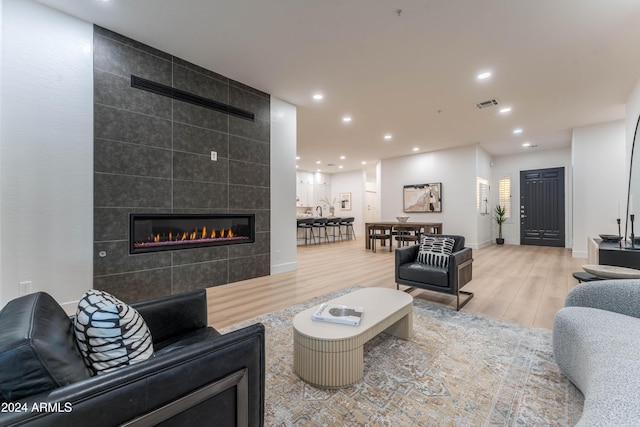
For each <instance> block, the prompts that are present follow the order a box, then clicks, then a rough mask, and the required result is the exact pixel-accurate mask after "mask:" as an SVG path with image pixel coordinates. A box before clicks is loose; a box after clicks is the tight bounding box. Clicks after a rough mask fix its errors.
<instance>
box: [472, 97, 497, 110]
mask: <svg viewBox="0 0 640 427" xmlns="http://www.w3.org/2000/svg"><path fill="white" fill-rule="evenodd" d="M496 105H498V100H497V99H490V100H488V101H482V102H478V103H476V108H477V109H478V110H482V109H483V108H489V107H494V106H496Z"/></svg>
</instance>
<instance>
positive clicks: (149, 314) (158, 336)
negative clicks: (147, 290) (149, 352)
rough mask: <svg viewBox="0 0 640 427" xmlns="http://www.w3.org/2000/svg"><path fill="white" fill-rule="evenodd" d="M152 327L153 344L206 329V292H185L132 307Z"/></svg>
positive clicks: (150, 329)
mask: <svg viewBox="0 0 640 427" xmlns="http://www.w3.org/2000/svg"><path fill="white" fill-rule="evenodd" d="M131 306H132V307H133V308H135V309H136V310H138V312H139V313H140V315H141V316H142V317H143V318H144V321H145V322H146V323H147V326H148V327H149V331H150V332H151V337H152V338H153V342H154V343H158V342H161V341H165V340H168V339H170V338H173V337H176V336H180V335H184V334H186V333H188V332H192V331H195V330H196V329H200V328H205V327H207V291H206V289H198V290H197V291H192V292H185V293H182V294H177V295H170V296H166V297H160V298H155V299H151V300H148V301H143V302H139V303H136V304H132V305H131Z"/></svg>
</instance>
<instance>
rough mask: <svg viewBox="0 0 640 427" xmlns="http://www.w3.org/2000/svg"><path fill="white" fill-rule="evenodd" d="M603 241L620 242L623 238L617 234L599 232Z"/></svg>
mask: <svg viewBox="0 0 640 427" xmlns="http://www.w3.org/2000/svg"><path fill="white" fill-rule="evenodd" d="M599 236H600V238H601V239H602V241H603V242H619V241H620V240H622V236H618V235H616V234H599Z"/></svg>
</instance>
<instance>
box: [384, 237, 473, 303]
mask: <svg viewBox="0 0 640 427" xmlns="http://www.w3.org/2000/svg"><path fill="white" fill-rule="evenodd" d="M426 236H431V237H450V238H452V239H454V241H455V243H454V246H453V250H452V252H451V255H449V259H448V266H447V267H438V266H435V265H428V264H424V263H421V262H418V259H417V258H418V252H419V250H420V245H412V246H406V247H402V248H398V249H396V264H395V269H396V285H397V288H398V289H400V285H407V286H410V287H412V288H420V289H427V290H429V291H435V292H444V293H447V294H451V295H455V297H456V310H460V309H461V308H462V307H463V306H464V305H465V304H466V303H468V302H469V300H470V299H471V298H473V293H472V292H466V291H462V290H461V288H462V287H463V286H465V285H466V284H467V283H469V282H470V281H471V276H472V263H473V254H472V250H471V248H465V247H464V237H463V236H455V235H441V234H427V235H426ZM460 294H463V295H464V297H465V298H464V299H463V300H462V302H461V301H460Z"/></svg>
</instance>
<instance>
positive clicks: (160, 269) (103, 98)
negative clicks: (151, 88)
mask: <svg viewBox="0 0 640 427" xmlns="http://www.w3.org/2000/svg"><path fill="white" fill-rule="evenodd" d="M131 74H134V75H137V76H140V77H143V78H145V79H149V80H153V81H155V82H158V83H162V84H165V85H169V86H173V87H176V88H179V89H182V90H185V91H188V92H192V93H194V94H196V95H200V96H204V97H208V98H211V99H214V100H216V101H219V102H223V103H225V104H229V105H232V106H235V107H239V108H242V109H244V110H248V111H251V112H253V113H254V114H255V116H256V120H255V122H250V121H247V120H243V119H239V118H235V117H230V116H227V115H226V114H222V113H218V112H215V111H211V110H208V109H204V108H201V107H198V106H194V105H191V104H186V103H183V102H180V101H174V100H171V99H169V98H166V97H163V96H160V95H155V94H152V93H149V92H145V91H142V90H140V89H134V88H131V83H130V79H131ZM94 123H95V125H94V138H95V140H94V283H93V286H94V288H96V289H102V290H105V291H107V292H110V293H113V294H114V295H115V296H117V297H119V298H121V299H122V300H124V301H126V302H135V301H140V300H144V299H148V298H153V297H158V296H163V295H170V294H175V293H179V292H184V291H188V290H192V289H198V288H206V287H210V286H217V285H222V284H226V283H230V282H235V281H239V280H245V279H249V278H253V277H259V276H265V275H268V274H269V272H270V255H269V252H270V244H269V241H270V230H269V222H270V221H269V215H270V178H269V173H270V166H269V165H270V157H269V152H270V140H269V135H270V97H269V95H268V94H266V93H263V92H260V91H258V90H255V89H253V88H250V87H248V86H245V85H243V84H241V83H238V82H235V81H233V80H230V79H227V78H225V77H223V76H221V75H219V74H216V73H214V72H211V71H209V70H206V69H203V68H201V67H198V66H196V65H193V64H190V63H188V62H185V61H183V60H181V59H179V58H176V57H174V56H171V55H168V54H166V53H164V52H161V51H159V50H156V49H154V48H151V47H149V46H146V45H143V44H141V43H138V42H136V41H134V40H131V39H128V38H126V37H123V36H121V35H118V34H115V33H113V32H111V31H108V30H106V29H104V28H100V27H97V26H96V27H94ZM211 151H216V152H217V153H218V161H216V162H214V161H211ZM132 212H136V213H168V212H188V213H207V212H210V213H255V214H256V242H255V243H253V244H246V245H233V246H217V247H210V248H197V249H185V250H178V251H173V252H157V253H149V254H136V255H130V254H129V249H128V238H129V237H128V233H129V214H130V213H132Z"/></svg>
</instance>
